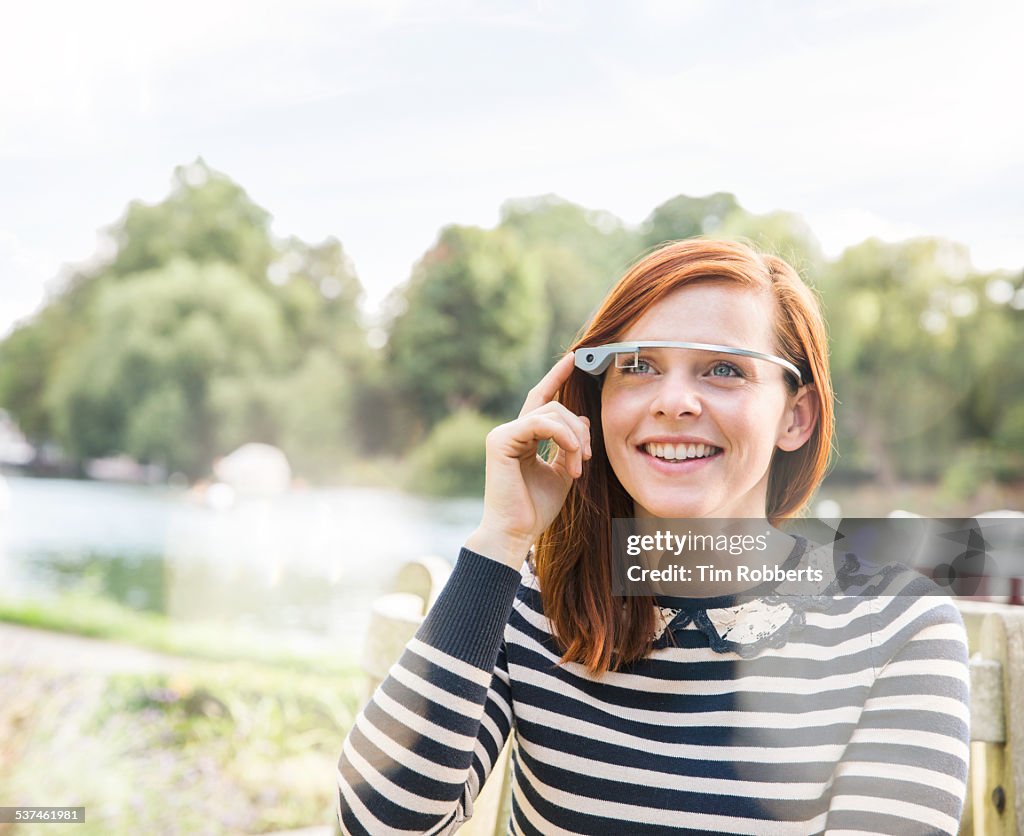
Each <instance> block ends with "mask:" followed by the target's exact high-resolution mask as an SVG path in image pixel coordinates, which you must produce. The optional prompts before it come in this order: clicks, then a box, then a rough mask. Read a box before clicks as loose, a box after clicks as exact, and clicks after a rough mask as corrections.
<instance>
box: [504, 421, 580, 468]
mask: <svg viewBox="0 0 1024 836" xmlns="http://www.w3.org/2000/svg"><path fill="white" fill-rule="evenodd" d="M493 435H494V436H495V437H494V442H495V443H496V444H497V447H498V451H499V452H502V453H504V454H505V455H508V456H511V457H514V458H521V457H523V456H524V455H535V454H536V450H537V442H538V441H544V440H551V441H553V442H554V443H555V444H557V445H558V446H559V447H560V448H562V449H564V450H567V451H572V450H578V449H579V448H580V442H579V439H578V438H577V437H576V433H574V432H573V431H572V428H571V427H570V426H569V425H568V424H567V423H566V422H565V421H564V420H563V419H562V418H561V417H560V416H558V415H555V414H552V413H534V414H532V415H527V416H526V417H525V418H519V419H517V420H515V421H511V422H509V423H508V424H504V425H502V426H501V427H499V428H498V430H496V431H494V433H493Z"/></svg>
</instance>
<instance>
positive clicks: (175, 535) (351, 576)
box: [0, 476, 483, 647]
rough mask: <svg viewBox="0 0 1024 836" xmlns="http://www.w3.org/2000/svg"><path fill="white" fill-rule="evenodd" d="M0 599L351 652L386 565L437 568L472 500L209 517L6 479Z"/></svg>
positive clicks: (296, 505) (145, 496)
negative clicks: (138, 615)
mask: <svg viewBox="0 0 1024 836" xmlns="http://www.w3.org/2000/svg"><path fill="white" fill-rule="evenodd" d="M5 481H6V490H3V486H2V485H0V491H2V494H0V590H3V594H4V595H6V596H8V597H17V598H45V597H47V596H50V595H52V594H53V593H55V592H58V591H61V590H68V589H83V588H84V589H87V590H89V591H92V592H96V593H99V594H102V595H104V596H106V597H109V598H111V599H114V600H116V601H118V602H120V603H123V604H125V605H127V606H130V607H132V608H134V609H138V610H147V611H152V612H159V613H163V614H165V615H167V616H169V617H171V618H174V619H179V620H190V621H203V622H212V623H217V624H225V625H232V626H234V625H238V626H244V627H251V628H254V629H258V630H261V631H263V630H270V631H273V632H274V633H275V634H277V635H292V636H294V637H296V638H301V637H307V638H309V639H329V640H337V641H339V642H342V643H343V644H344V645H345V646H346V647H358V646H359V645H360V644H361V643H362V640H363V637H364V636H365V630H366V625H367V622H368V619H369V605H370V602H371V601H372V600H373V598H374V597H375V596H376V595H378V594H380V593H381V592H382V591H385V590H386V588H387V585H388V583H389V582H390V580H391V579H392V577H393V576H394V573H395V571H396V570H397V568H398V567H399V566H401V565H402V563H404V562H405V561H407V560H410V559H412V558H415V557H419V556H423V555H435V556H438V557H442V558H445V559H446V560H448V561H449V562H451V561H453V560H454V559H455V557H456V556H457V555H458V551H459V547H460V546H461V545H462V543H463V542H464V540H465V539H466V537H467V535H468V534H469V533H470V532H471V531H472V530H473V529H474V528H475V526H476V524H477V523H478V522H479V520H480V515H481V512H482V509H483V503H482V501H481V500H478V499H472V500H429V499H423V498H418V497H414V496H409V495H406V494H402V493H398V492H394V491H388V490H380V489H371V488H336V489H311V490H306V491H296V492H293V493H289V494H286V495H284V496H281V497H277V498H274V499H240V500H239V501H237V502H236V503H235V504H234V505H233V506H232V507H230V508H228V509H226V510H220V511H218V510H213V509H211V508H209V507H206V506H204V505H202V504H199V503H197V502H195V501H194V500H193V499H191V498H190V497H189V495H188V493H187V492H186V491H184V490H176V489H171V488H160V487H143V486H128V485H116V484H110V483H101V482H86V481H74V480H64V479H28V478H23V477H17V476H8V477H6V480H5Z"/></svg>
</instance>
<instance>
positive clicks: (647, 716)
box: [338, 549, 969, 836]
mask: <svg viewBox="0 0 1024 836" xmlns="http://www.w3.org/2000/svg"><path fill="white" fill-rule="evenodd" d="M787 562H788V561H787ZM908 575H909V576H912V578H913V580H912V581H911V582H910V585H909V586H907V587H906V588H904V589H903V592H904V593H905V594H900V595H894V594H892V590H893V589H894V588H895V587H893V586H890V587H889V588H887V589H886V591H887V592H889V594H888V595H886V596H882V595H878V594H872V595H864V594H861V595H854V594H843V595H829V596H821V597H810V596H809V597H807V598H804V599H787V598H778V597H776V598H770V597H753V598H744V599H740V598H738V597H735V596H733V597H722V598H719V599H710V600H709V599H703V600H698V599H689V600H688V599H665V600H659V602H658V603H659V604H661V605H662V607H661V613H662V614H663V628H662V630H661V631H660V634H659V635H658V636H657V640H656V642H655V646H654V650H653V651H652V653H651V654H650V655H649V656H648V657H646V658H645V659H643V660H641V661H639V662H637V663H634V664H632V665H630V666H628V667H625V668H620V669H619V670H618V671H615V672H609V673H606V674H604V675H603V676H599V677H595V676H593V675H591V674H589V673H588V672H587V671H586V669H585V668H584V667H583V666H581V665H578V664H575V663H567V664H559V663H558V660H559V658H560V656H561V653H560V651H559V649H558V645H557V643H556V641H555V640H554V639H553V637H552V632H551V626H550V623H549V621H548V620H547V618H545V616H544V613H543V609H542V607H541V599H540V594H539V589H538V584H537V579H536V577H535V576H534V574H533V572H532V570H531V567H530V565H529V564H527V565H526V566H524V569H523V571H522V573H518V572H516V571H514V570H512V569H510V568H509V567H507V566H505V565H503V564H501V563H498V562H496V561H493V560H490V559H488V558H486V557H482V556H480V555H478V554H475V553H473V552H471V551H469V550H468V549H463V550H462V552H461V554H460V555H459V559H458V561H457V563H456V565H455V569H454V571H453V573H452V576H451V578H450V580H449V582H448V584H447V586H446V587H445V590H444V591H443V593H442V594H441V596H440V597H439V599H438V600H437V602H436V604H435V605H434V607H433V608H432V609H431V611H430V613H429V614H428V616H427V618H426V619H425V620H424V623H423V625H422V627H421V628H420V630H419V631H418V632H417V634H416V636H415V637H414V638H413V639H412V640H411V641H410V643H409V644H408V646H407V647H406V649H405V651H404V653H403V655H402V657H401V658H400V659H399V661H398V662H397V663H396V664H395V665H394V666H393V667H392V669H391V671H390V673H389V675H388V677H387V678H386V679H385V681H384V682H383V683H381V685H380V687H379V688H378V689H377V691H376V692H375V693H374V695H373V697H372V698H371V700H370V701H369V703H368V704H367V705H366V707H365V708H364V710H363V711H362V712H361V713H360V714H359V716H358V718H357V720H356V722H355V725H354V727H353V728H352V730H351V732H350V733H349V736H348V738H347V739H346V741H345V743H344V747H343V751H342V754H341V757H340V760H339V765H338V782H339V794H338V815H339V820H340V822H341V828H342V831H343V832H344V833H352V834H366V833H369V834H375V835H376V834H413V833H429V834H446V833H452V832H454V831H455V830H456V829H457V828H458V826H459V824H460V823H462V822H463V821H464V820H466V819H467V818H469V817H470V816H471V815H472V813H473V802H474V799H475V798H476V796H477V794H478V792H479V790H480V788H481V786H482V784H483V782H484V781H485V780H486V778H487V776H488V774H489V772H490V770H491V767H492V764H493V763H494V762H495V759H496V758H497V756H498V754H499V752H500V751H501V749H502V746H503V744H504V742H505V740H506V738H507V737H508V735H509V734H510V733H511V734H512V736H513V749H512V769H513V781H512V786H513V798H512V817H511V821H510V822H509V831H510V832H512V833H516V834H545V836H546V835H547V834H556V833H557V834H561V833H573V834H614V835H615V836H623V835H625V836H648V835H650V836H654V834H685V833H705V834H706V833H746V834H758V835H759V836H760V834H809V833H822V832H825V833H830V834H839V833H865V832H868V833H893V834H900V835H901V836H906V835H907V834H916V833H929V834H932V833H947V834H954V833H956V832H957V829H958V822H959V818H960V814H961V811H962V807H963V800H964V795H965V791H966V778H967V760H968V746H969V729H968V723H969V710H968V708H969V699H968V684H969V675H968V667H967V644H966V634H965V632H964V627H963V622H962V620H961V618H960V615H959V613H958V611H957V609H956V607H955V605H954V604H953V602H952V601H951V600H950V599H949V598H947V597H941V596H935V595H933V594H929V593H930V592H934V590H935V587H934V585H932V584H931V582H930V581H927V580H926V579H924V578H922V577H920V576H918V575H916V574H915V573H903V576H902V579H903V581H906V579H907V576H908ZM915 584H916V585H915ZM849 589H850V588H849V587H848V586H847V587H844V590H846V591H847V592H849ZM871 591H872V592H875V593H876V592H877V589H872V590H871ZM741 600H742V601H743V603H739V602H740V601H741ZM787 602H788V603H787ZM787 613H788V615H787Z"/></svg>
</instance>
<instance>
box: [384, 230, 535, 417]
mask: <svg viewBox="0 0 1024 836" xmlns="http://www.w3.org/2000/svg"><path fill="white" fill-rule="evenodd" d="M543 290H544V289H543V284H542V280H541V276H540V273H539V271H538V269H537V265H536V262H535V260H534V259H533V258H532V257H531V256H530V254H529V253H526V252H523V250H522V248H521V247H520V246H519V244H518V242H517V240H516V238H515V237H514V236H512V235H511V234H509V233H508V232H507V231H504V230H492V231H484V230H482V229H477V228H471V227H458V226H449V227H446V228H445V229H444V230H443V231H442V232H441V236H440V238H439V239H438V241H437V243H436V244H435V245H434V246H433V247H432V248H431V249H430V251H429V252H427V254H426V255H424V256H423V258H422V259H421V261H420V262H419V263H418V264H417V265H416V267H415V268H414V270H413V275H412V278H411V279H410V280H409V282H408V284H407V285H405V286H404V287H402V288H400V289H399V290H398V291H397V292H396V293H394V294H393V295H392V296H391V297H390V300H389V307H390V308H391V321H390V328H389V339H388V344H387V365H388V369H389V374H390V377H391V379H392V380H393V381H394V385H395V387H396V389H397V390H398V391H399V392H400V393H401V395H402V399H403V402H404V403H406V404H408V405H409V407H410V408H411V409H413V410H415V414H416V416H417V419H418V423H419V424H420V426H421V428H423V429H429V428H430V427H432V426H433V425H434V424H435V423H437V422H438V421H439V420H441V419H442V418H444V417H445V416H446V415H448V414H450V413H452V412H455V411H457V410H458V409H460V408H463V407H465V408H470V409H475V410H477V411H479V412H484V413H490V414H496V415H501V414H507V413H508V412H510V411H511V410H512V409H513V408H515V407H516V402H517V400H518V399H519V398H520V397H521V396H522V394H524V387H526V388H528V385H532V384H529V383H528V382H529V381H531V380H533V379H534V377H535V376H536V375H537V372H538V371H539V369H540V368H541V367H542V365H543V363H544V362H545V360H546V358H544V357H543V356H542V352H543V348H544V341H545V337H546V334H547V325H548V312H547V309H546V308H545V306H544V295H543Z"/></svg>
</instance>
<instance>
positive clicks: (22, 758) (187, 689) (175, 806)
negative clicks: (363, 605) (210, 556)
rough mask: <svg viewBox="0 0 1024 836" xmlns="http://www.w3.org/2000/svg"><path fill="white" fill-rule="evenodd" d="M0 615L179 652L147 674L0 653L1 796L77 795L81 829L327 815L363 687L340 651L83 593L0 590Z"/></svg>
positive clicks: (241, 825) (31, 830)
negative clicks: (8, 660) (39, 596)
mask: <svg viewBox="0 0 1024 836" xmlns="http://www.w3.org/2000/svg"><path fill="white" fill-rule="evenodd" d="M0 620H4V621H9V622H15V623H18V624H22V625H26V626H30V627H42V628H46V629H49V630H59V631H62V632H68V633H75V634H78V635H85V636H92V637H97V638H104V639H112V640H116V641H119V642H128V643H130V644H132V645H136V646H140V647H144V648H148V649H151V650H156V651H161V652H163V653H168V654H173V655H175V656H176V657H179V659H178V660H177V662H178V663H177V664H176V665H175V666H174V668H173V670H170V669H169V670H168V671H167V672H156V673H154V672H147V673H118V674H96V673H72V672H63V673H61V672H56V671H50V670H36V669H29V668H4V667H2V666H0V693H3V694H4V699H3V700H0V804H4V805H12V806H14V805H26V806H27V805H40V804H42V805H69V806H84V807H85V808H86V822H85V823H84V824H81V825H77V826H76V827H75V832H76V833H78V834H82V836H94V834H95V836H118V835H119V834H136V833H154V834H158V833H210V834H228V833H231V834H235V833H264V832H270V831H275V830H281V829H290V828H300V827H307V826H311V825H325V824H327V825H329V824H331V823H332V822H333V820H334V803H335V781H334V775H335V769H336V765H337V761H338V756H339V754H340V753H341V746H342V743H343V741H344V738H345V735H346V734H347V733H348V730H349V729H350V728H351V725H352V723H353V722H354V719H355V716H356V713H357V711H358V708H359V706H360V704H361V702H362V701H363V699H364V697H365V693H364V692H365V682H364V679H363V677H362V675H361V674H360V673H359V671H358V669H357V667H356V666H355V664H354V663H353V661H352V660H351V657H350V656H346V655H344V654H337V655H335V656H327V655H312V654H308V653H305V654H296V653H294V652H292V651H290V650H289V648H288V647H287V646H285V645H283V644H274V643H268V642H267V641H266V640H265V638H261V637H258V636H256V635H254V634H245V633H241V632H236V633H225V632H224V631H223V629H221V628H217V627H215V626H211V625H198V624H194V625H180V624H175V623H173V622H171V621H169V620H168V619H166V618H163V617H161V616H156V615H152V614H147V613H140V612H135V611H133V610H130V609H127V608H126V607H122V606H120V605H118V604H115V603H112V602H110V601H106V600H102V599H98V598H95V597H93V596H89V595H86V594H84V593H77V594H74V593H68V594H64V595H61V596H59V597H57V598H55V599H52V600H48V601H45V602H42V601H36V602H30V601H11V600H3V601H0ZM51 661H52V660H51ZM51 829H52V827H51V826H49V825H45V824H40V825H18V826H17V828H16V830H14V831H12V832H16V833H17V834H19V836H35V834H37V833H38V834H43V833H49V832H50V830H51Z"/></svg>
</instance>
